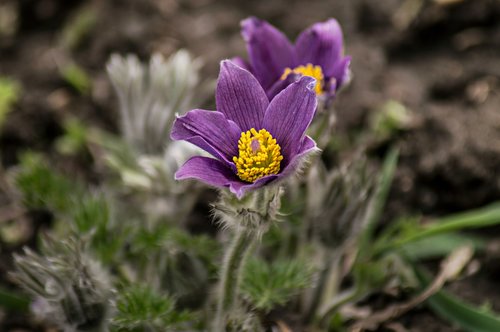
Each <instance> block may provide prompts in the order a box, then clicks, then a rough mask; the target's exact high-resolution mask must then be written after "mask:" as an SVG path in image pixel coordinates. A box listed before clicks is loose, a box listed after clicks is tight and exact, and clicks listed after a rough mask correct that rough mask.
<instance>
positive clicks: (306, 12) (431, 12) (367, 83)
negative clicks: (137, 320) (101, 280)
mask: <svg viewBox="0 0 500 332" xmlns="http://www.w3.org/2000/svg"><path fill="white" fill-rule="evenodd" d="M6 2H10V3H13V4H15V3H17V5H18V9H19V12H20V18H19V30H18V32H17V34H16V35H15V36H13V37H11V38H6V39H0V75H7V76H10V77H13V78H15V79H17V80H19V81H20V82H21V84H22V87H23V94H22V98H21V100H20V102H19V103H17V105H16V106H15V110H14V111H13V112H12V113H11V114H10V115H9V116H8V119H7V122H6V125H5V127H4V128H2V130H1V131H0V151H1V160H2V164H3V166H4V167H7V168H8V167H10V166H12V165H15V164H16V163H17V155H18V153H19V152H21V151H23V150H24V149H26V148H30V149H35V150H39V151H44V152H46V153H48V154H49V155H51V156H52V158H53V159H54V160H55V161H57V162H58V163H59V165H60V167H61V168H63V169H64V168H67V165H68V163H69V164H70V165H71V167H75V168H78V169H80V171H81V173H82V174H83V176H88V177H90V178H93V177H94V176H95V175H94V174H93V171H92V169H91V167H92V165H91V163H87V164H83V165H82V164H81V163H79V162H75V161H74V160H73V161H72V160H69V161H68V160H67V158H66V157H64V158H63V157H62V156H59V155H57V153H56V152H55V151H54V148H53V145H52V144H53V142H54V140H55V139H56V138H57V137H59V136H60V135H61V134H62V123H63V119H64V118H65V117H67V116H68V115H73V116H77V117H78V118H80V119H82V120H84V121H86V122H90V123H92V124H93V125H96V126H100V127H103V128H106V129H109V130H112V131H116V130H117V121H116V114H117V113H116V101H115V100H114V97H113V95H112V91H111V88H110V85H109V82H108V81H107V79H106V76H105V71H104V65H105V62H106V61H107V59H108V57H109V55H110V54H111V53H114V52H117V53H122V54H123V53H127V52H133V53H136V54H139V55H140V56H141V57H143V58H146V57H147V56H148V55H149V54H151V53H152V52H155V51H160V52H163V53H165V54H170V53H171V52H172V51H174V50H176V49H178V48H181V47H185V48H187V49H189V50H190V51H192V52H193V53H194V54H195V55H197V56H202V57H203V58H204V61H205V64H206V65H205V67H204V73H205V74H206V75H209V76H211V77H215V76H216V75H217V72H218V63H219V61H220V60H221V59H224V58H229V57H233V56H235V55H241V56H245V49H244V43H243V41H242V39H241V37H240V35H239V21H240V20H241V19H243V18H245V17H248V16H250V15H255V16H259V17H261V18H264V19H267V20H269V21H271V22H272V23H273V24H275V25H276V26H278V27H280V28H281V29H282V30H284V31H286V32H287V33H288V34H289V36H290V37H294V36H296V35H297V33H299V32H300V31H301V30H302V29H303V28H304V27H306V26H308V25H310V24H312V23H314V22H316V21H321V20H324V19H326V18H328V17H335V18H337V19H338V20H339V21H340V23H341V25H342V27H343V29H344V35H345V41H346V47H347V49H346V53H348V54H351V55H352V58H353V62H352V72H353V80H352V84H351V85H350V86H349V87H348V88H347V89H345V91H343V93H341V94H340V96H339V97H338V99H337V101H336V106H335V107H336V110H337V112H338V114H339V117H338V119H339V120H338V134H339V135H345V136H348V137H352V133H355V132H356V131H359V130H360V129H361V128H363V127H365V126H366V125H367V124H368V122H369V117H370V114H371V113H372V112H373V111H374V110H375V109H376V108H377V107H378V106H379V105H381V104H382V103H384V102H385V101H387V100H388V99H394V100H398V101H399V102H401V103H403V104H404V105H406V106H407V107H408V108H409V109H410V110H411V111H412V114H413V116H414V119H415V122H414V125H413V126H412V128H411V129H410V130H408V131H405V132H403V133H401V134H400V135H398V136H396V137H394V138H393V140H392V143H394V144H396V145H397V146H399V148H400V152H401V158H400V164H399V166H398V171H397V177H396V181H395V185H394V188H393V192H392V195H391V199H390V204H389V209H388V215H395V214H399V213H415V212H420V213H424V214H426V215H442V214H445V213H449V212H453V211H460V210H466V209H469V208H474V207H478V206H482V205H484V204H487V203H489V202H493V201H496V200H499V199H500V178H499V177H498V176H497V174H498V170H499V169H500V113H499V112H498V105H500V93H499V89H498V88H499V86H500V66H499V65H498V61H499V59H500V2H498V1H495V0H470V1H466V0H464V1H457V4H455V5H447V6H443V5H438V4H436V3H437V1H436V2H431V1H423V2H422V3H423V8H422V10H421V11H420V13H419V14H418V15H417V16H416V17H415V19H414V20H412V22H411V23H410V24H409V26H408V27H407V28H402V27H401V24H402V23H401V16H397V15H396V14H395V13H398V10H399V13H402V12H401V7H400V6H401V2H400V1H396V0H388V1H375V0H352V1H340V0H339V1H326V0H325V1H320V0H313V1H307V2H305V1H298V0H293V1H286V0H280V1H278V0H276V1H266V0H258V1H248V2H247V1H241V2H236V1H228V0H225V1H223V0H220V1H216V0H187V1H182V2H177V1H174V0H164V1H161V0H111V1H97V0H96V1H89V2H85V1H66V0H40V1H36V2H35V3H33V2H32V1H29V0H21V1H19V2H16V0H10V1H9V0H7V1H6ZM83 5H86V6H92V7H93V8H95V9H96V10H97V12H98V22H97V25H96V27H95V29H93V31H92V33H91V35H90V36H89V37H88V38H86V39H85V40H84V42H83V43H82V44H81V45H80V47H78V49H76V50H74V51H66V50H63V49H62V48H61V47H60V46H59V40H60V33H61V29H62V27H63V25H64V24H65V23H66V22H68V20H70V19H71V17H72V15H74V13H75V10H77V9H78V8H81V6H83ZM398 17H399V21H397V19H398ZM394 20H396V21H397V22H399V24H400V25H399V26H400V27H399V28H398V27H397V26H398V25H397V24H395V23H394ZM70 59H71V60H73V61H75V62H76V63H78V64H79V65H81V66H82V67H83V68H84V69H85V70H87V71H88V73H89V74H90V76H91V78H92V80H93V82H94V86H93V89H92V92H91V93H90V95H88V96H82V95H79V94H78V93H76V92H75V91H74V90H72V89H71V88H70V87H69V86H68V85H67V84H66V83H65V82H64V81H63V80H62V79H61V77H60V75H59V73H58V67H57V65H58V63H64V62H65V61H68V60H70ZM383 150H384V148H383V147H381V148H380V149H375V153H374V155H375V156H376V157H377V155H378V157H380V155H381V154H380V152H381V151H383ZM65 165H66V166H65ZM89 168H90V169H89ZM2 267H3V264H2ZM490 267H491V266H490ZM488 271H491V269H489V268H488V266H486V272H485V273H482V274H480V275H477V276H474V277H471V278H468V279H466V280H463V281H461V282H460V283H458V284H457V285H458V286H454V287H455V288H453V290H456V291H457V292H459V293H460V294H463V295H464V297H465V298H467V299H468V300H471V301H475V302H477V303H481V301H483V299H484V298H490V299H491V302H494V303H498V297H496V296H495V295H491V294H497V293H499V291H498V290H496V291H495V292H493V293H492V291H491V288H495V287H497V288H498V285H496V286H495V283H488V280H490V279H489V278H491V273H490V272H488ZM1 273H3V271H2V270H0V274H1ZM492 273H493V272H492ZM477 278H479V279H477ZM490 282H491V280H490ZM483 283H487V284H488V285H490V286H491V287H484V288H482V287H481V288H477V287H475V286H474V287H473V285H478V284H483ZM491 296H495V298H491ZM499 296H500V295H499ZM497 308H498V307H497ZM9 322H10V323H9V324H7V325H5V328H6V331H7V330H9V329H11V328H12V329H13V328H15V327H16V326H17V327H22V326H24V325H23V323H22V320H19V319H15V320H14V321H9ZM16 322H17V323H16ZM400 323H401V324H403V325H404V326H406V327H407V328H408V329H409V330H410V331H425V332H427V331H456V329H454V328H452V327H448V325H447V323H445V322H443V321H441V320H439V319H437V318H436V317H434V316H433V315H432V314H431V313H429V312H428V311H425V310H420V311H415V312H412V313H410V314H408V315H406V316H404V317H403V318H402V319H401V321H400ZM19 324H20V325H19Z"/></svg>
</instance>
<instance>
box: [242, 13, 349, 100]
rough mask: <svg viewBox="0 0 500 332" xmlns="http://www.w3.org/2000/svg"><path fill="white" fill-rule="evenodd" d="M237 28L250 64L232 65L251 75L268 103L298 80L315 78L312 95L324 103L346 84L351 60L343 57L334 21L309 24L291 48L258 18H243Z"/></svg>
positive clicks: (275, 30)
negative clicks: (239, 28) (240, 67)
mask: <svg viewBox="0 0 500 332" xmlns="http://www.w3.org/2000/svg"><path fill="white" fill-rule="evenodd" d="M241 26H242V35H243V38H244V39H245V41H246V43H247V49H248V54H249V57H250V63H247V62H245V60H243V59H241V58H234V59H233V61H234V62H235V63H236V64H237V65H239V66H242V67H243V68H246V69H248V70H250V71H251V72H252V73H253V74H254V75H255V77H256V78H257V79H258V80H259V82H260V84H261V85H262V86H263V87H264V89H265V90H266V93H267V95H268V97H269V99H272V98H273V97H274V96H275V95H276V94H277V93H279V92H280V91H281V90H283V89H284V88H285V87H286V86H288V85H289V84H290V83H291V82H294V81H296V80H297V78H298V77H300V76H305V75H307V76H312V77H314V78H316V80H317V81H318V85H317V86H316V90H315V91H316V94H317V95H318V96H319V97H320V98H321V99H325V100H326V101H329V100H332V99H333V97H334V96H335V93H336V91H337V90H339V89H340V87H341V86H342V85H343V84H344V83H345V82H346V81H348V79H349V64H350V62H351V57H350V56H344V55H343V37H342V30H341V28H340V26H339V24H338V22H337V20H335V19H333V18H331V19H329V20H327V21H325V22H321V23H316V24H313V25H312V26H311V27H309V28H308V29H306V30H304V31H303V32H302V33H301V34H300V35H299V37H298V38H297V41H296V42H295V45H292V44H291V43H290V41H289V40H288V39H287V37H286V36H285V35H284V34H283V33H282V32H281V31H279V30H278V29H276V28H275V27H274V26H272V25H271V24H269V23H268V22H266V21H263V20H260V19H258V18H255V17H250V18H247V19H246V20H243V21H242V23H241Z"/></svg>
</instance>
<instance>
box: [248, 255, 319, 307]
mask: <svg viewBox="0 0 500 332" xmlns="http://www.w3.org/2000/svg"><path fill="white" fill-rule="evenodd" d="M312 273H313V269H312V268H311V267H310V266H308V265H307V264H305V263H304V262H301V261H289V260H282V261H276V262H273V263H268V262H266V261H263V260H260V259H250V260H249V261H248V262H247V264H246V265H245V267H244V270H243V279H242V282H241V293H242V295H243V297H244V298H245V299H246V300H247V301H249V302H250V303H251V305H252V306H253V307H254V308H255V309H257V310H262V311H264V312H269V311H271V310H272V309H273V308H275V306H278V305H284V304H286V303H287V302H288V301H290V300H291V299H292V298H293V297H294V296H295V295H297V294H298V293H299V291H300V290H301V289H303V288H306V287H307V286H309V285H310V282H311V278H312Z"/></svg>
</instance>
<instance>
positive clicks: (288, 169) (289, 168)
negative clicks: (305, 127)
mask: <svg viewBox="0 0 500 332" xmlns="http://www.w3.org/2000/svg"><path fill="white" fill-rule="evenodd" d="M314 151H319V149H318V148H317V147H316V142H315V141H314V140H313V139H312V138H311V137H309V136H305V137H304V139H303V141H302V144H301V145H300V148H299V150H298V151H297V152H296V154H295V155H293V156H292V157H291V159H290V162H289V163H288V164H287V165H286V166H285V167H284V168H283V169H282V171H281V172H280V173H279V176H280V178H282V177H283V178H284V177H288V176H290V175H291V174H292V173H293V172H296V171H297V169H298V168H300V164H301V163H302V162H303V160H304V157H305V156H307V155H308V154H310V153H312V152H314Z"/></svg>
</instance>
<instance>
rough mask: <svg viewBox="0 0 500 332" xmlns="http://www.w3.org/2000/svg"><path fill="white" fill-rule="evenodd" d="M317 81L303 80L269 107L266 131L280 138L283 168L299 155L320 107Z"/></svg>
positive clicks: (304, 78)
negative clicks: (306, 134) (315, 87)
mask: <svg viewBox="0 0 500 332" xmlns="http://www.w3.org/2000/svg"><path fill="white" fill-rule="evenodd" d="M315 82H316V80H315V79H313V78H312V77H309V76H303V77H301V78H300V80H299V81H298V82H295V83H292V84H290V85H289V86H288V87H287V88H286V89H285V90H283V91H282V92H280V93H279V94H278V95H277V96H276V97H274V99H273V100H272V101H271V103H270V104H269V108H268V109H267V111H266V115H265V116H264V123H263V128H265V129H266V130H267V131H269V132H270V133H271V135H273V137H274V138H276V141H277V142H278V144H279V145H280V146H281V153H282V155H283V157H284V160H283V162H282V167H285V166H286V165H287V164H288V163H289V162H290V159H291V158H292V157H293V156H294V155H295V154H296V153H297V151H298V150H299V148H300V145H301V142H302V140H303V138H304V136H305V131H306V129H307V127H308V126H309V124H310V123H311V120H312V118H313V116H314V112H315V110H316V106H317V100H316V93H315V92H314V83H315Z"/></svg>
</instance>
